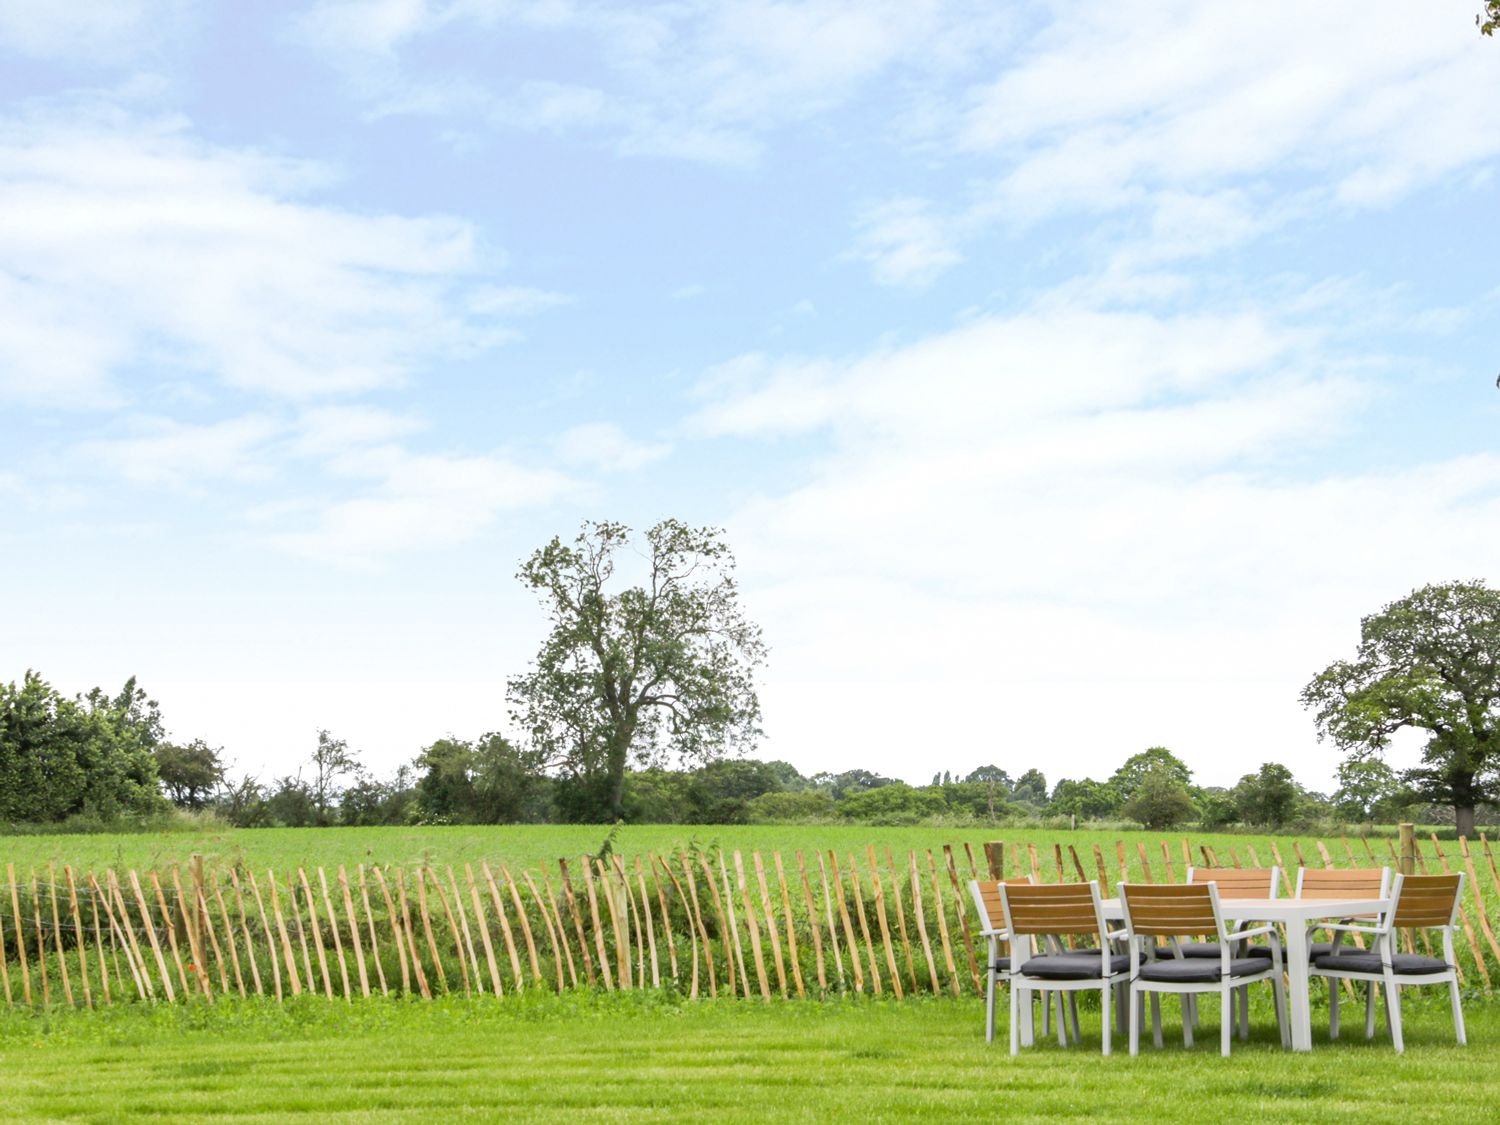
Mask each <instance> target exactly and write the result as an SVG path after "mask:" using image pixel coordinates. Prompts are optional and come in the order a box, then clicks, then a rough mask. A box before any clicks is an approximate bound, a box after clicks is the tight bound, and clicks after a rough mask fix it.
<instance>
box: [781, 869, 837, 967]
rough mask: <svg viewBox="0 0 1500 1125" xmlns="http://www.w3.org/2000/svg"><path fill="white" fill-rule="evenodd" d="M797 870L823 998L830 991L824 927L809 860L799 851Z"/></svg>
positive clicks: (814, 962)
mask: <svg viewBox="0 0 1500 1125" xmlns="http://www.w3.org/2000/svg"><path fill="white" fill-rule="evenodd" d="M777 864H778V865H777V871H778V872H779V871H780V870H781V867H780V853H777ZM797 870H798V872H799V873H800V874H801V876H802V901H803V903H804V904H805V905H806V906H807V928H808V929H809V930H810V931H811V932H812V943H813V964H814V966H815V967H816V970H817V974H818V995H819V996H822V995H824V994H825V993H827V991H828V973H827V971H826V970H825V968H824V965H823V935H822V933H820V930H821V929H822V927H820V926H819V925H818V911H817V908H816V907H814V906H813V894H812V883H811V881H809V879H808V877H807V860H806V859H804V858H803V856H802V851H801V849H800V848H799V849H798V851H797Z"/></svg>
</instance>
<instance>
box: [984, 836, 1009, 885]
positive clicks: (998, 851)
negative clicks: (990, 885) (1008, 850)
mask: <svg viewBox="0 0 1500 1125" xmlns="http://www.w3.org/2000/svg"><path fill="white" fill-rule="evenodd" d="M984 863H985V866H986V867H987V868H988V869H989V873H990V878H991V879H1004V878H1005V844H1004V843H1002V842H1001V841H999V840H990V841H988V842H986V843H985V845H984Z"/></svg>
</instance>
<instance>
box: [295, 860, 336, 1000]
mask: <svg viewBox="0 0 1500 1125" xmlns="http://www.w3.org/2000/svg"><path fill="white" fill-rule="evenodd" d="M318 870H319V871H321V870H322V868H319V869H318ZM297 879H298V881H299V882H300V883H301V884H302V898H303V901H304V902H305V903H306V905H307V920H308V925H309V926H311V927H312V935H313V945H314V946H316V947H317V950H318V972H319V973H320V974H322V977H323V992H324V994H325V995H326V996H327V997H328V999H330V1000H332V999H333V974H332V973H330V972H329V971H328V949H327V947H326V946H325V945H324V944H323V924H322V921H321V920H320V919H319V918H318V904H317V902H316V901H314V899H313V892H312V884H311V883H310V882H309V881H308V878H307V871H306V870H305V869H303V868H301V867H299V868H297ZM291 895H292V903H293V905H295V904H296V901H297V895H296V891H295V889H294V888H293V889H291ZM328 913H329V915H330V917H329V921H330V922H336V921H337V919H335V918H333V917H332V914H333V909H332V904H331V903H330V904H329V911H328ZM296 919H297V940H298V941H299V942H300V943H301V945H302V967H303V969H305V970H306V971H307V988H308V991H309V992H311V991H312V990H313V973H312V961H311V959H310V958H309V957H308V955H307V931H306V929H304V928H303V926H302V916H301V915H300V914H298V915H296ZM333 932H334V934H335V936H337V934H338V926H337V925H335V926H334V928H333ZM339 966H340V968H342V967H343V958H342V957H341V958H339ZM348 985H349V978H348V975H347V974H345V977H344V999H345V1000H348V999H349V987H348Z"/></svg>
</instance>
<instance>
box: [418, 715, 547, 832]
mask: <svg viewBox="0 0 1500 1125" xmlns="http://www.w3.org/2000/svg"><path fill="white" fill-rule="evenodd" d="M414 765H415V766H416V768H417V770H418V771H420V772H421V777H420V778H419V780H418V781H417V784H416V807H417V809H418V810H420V814H421V817H422V818H423V819H427V820H434V821H437V822H438V823H456V824H517V823H523V822H531V821H538V820H546V819H547V818H548V815H549V814H550V811H551V810H550V808H549V807H548V805H549V801H548V798H549V797H550V787H551V783H550V781H549V780H548V779H547V778H546V777H544V776H543V775H542V772H541V766H542V762H541V755H540V754H539V753H537V752H536V751H532V750H520V749H518V748H517V747H515V746H514V745H512V743H511V742H510V741H509V740H508V739H506V738H505V737H504V736H502V735H499V734H495V733H490V734H487V735H485V736H484V737H483V738H481V739H479V740H478V741H477V742H466V741H463V740H460V739H454V738H440V739H438V740H437V741H436V742H434V743H433V744H432V745H431V746H428V747H427V748H426V749H425V750H423V751H422V752H421V753H420V754H419V755H417V760H416V762H415V763H414Z"/></svg>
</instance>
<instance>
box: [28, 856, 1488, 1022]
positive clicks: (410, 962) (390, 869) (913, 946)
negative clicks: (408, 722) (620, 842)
mask: <svg viewBox="0 0 1500 1125" xmlns="http://www.w3.org/2000/svg"><path fill="white" fill-rule="evenodd" d="M1266 852H1268V853H1269V854H1263V853H1266ZM1387 853H1388V854H1387ZM1193 864H1198V865H1207V866H1229V867H1239V866H1247V867H1260V866H1269V865H1271V864H1276V865H1277V866H1279V867H1281V868H1282V877H1283V879H1284V885H1283V893H1285V894H1290V893H1291V891H1292V888H1293V887H1294V886H1295V882H1296V872H1295V870H1293V869H1294V868H1295V867H1296V866H1298V865H1311V866H1316V867H1373V866H1385V865H1389V866H1391V867H1400V866H1401V864H1402V856H1401V855H1400V854H1398V851H1397V848H1396V845H1395V843H1394V842H1392V841H1388V840H1385V841H1377V842H1376V843H1375V844H1372V843H1371V842H1370V841H1368V840H1363V839H1361V840H1358V841H1356V842H1355V843H1351V842H1350V841H1349V840H1347V839H1344V838H1339V839H1337V840H1335V841H1327V840H1313V841H1309V842H1307V843H1306V845H1305V846H1304V843H1303V842H1302V841H1298V840H1285V841H1279V842H1278V841H1270V842H1265V841H1262V842H1261V845H1260V850H1259V851H1258V850H1257V848H1256V846H1255V845H1254V844H1251V843H1245V844H1243V845H1229V846H1220V847H1219V848H1218V850H1217V851H1216V850H1215V847H1214V846H1210V845H1207V844H1203V845H1200V846H1198V847H1197V848H1195V847H1194V846H1193V845H1192V844H1191V842H1190V841H1189V840H1188V839H1187V838H1186V837H1182V838H1178V839H1172V840H1167V839H1161V840H1153V841H1150V842H1147V841H1146V840H1142V839H1134V840H1132V841H1131V842H1130V844H1128V845H1127V843H1126V842H1124V841H1117V842H1115V844H1114V846H1113V847H1112V848H1111V847H1109V846H1108V845H1101V844H1092V845H1084V846H1083V847H1082V848H1081V849H1080V847H1079V846H1077V845H1075V844H1073V843H1069V842H1058V843H1054V844H1052V845H1050V846H1046V847H1038V846H1037V845H1036V844H1030V843H1028V844H1011V845H1007V844H1006V843H1004V842H995V843H989V844H985V845H983V847H982V848H981V849H980V854H978V855H976V852H975V849H974V847H973V846H972V845H970V844H959V845H944V846H942V847H939V848H932V849H922V850H920V851H915V850H913V851H907V852H906V853H905V854H892V852H891V850H890V849H888V848H885V849H881V850H880V851H879V852H877V850H876V848H874V847H873V846H872V847H867V848H865V849H864V851H863V853H860V854H844V855H839V854H836V853H834V852H831V851H829V852H806V853H804V852H801V851H797V852H792V853H787V854H783V853H782V852H779V851H771V852H768V853H761V852H758V851H751V852H748V853H742V852H740V851H724V850H718V849H713V850H708V851H703V850H690V851H688V850H684V851H677V852H673V853H671V854H664V855H657V854H646V855H635V856H630V857H625V856H621V855H619V854H614V855H608V856H604V857H596V856H581V857H579V858H577V859H560V860H558V861H557V862H556V864H555V865H543V866H542V867H540V868H534V869H523V870H515V871H513V870H512V869H511V868H510V867H509V866H507V864H505V863H503V862H495V861H489V860H486V861H481V862H478V863H473V862H466V863H463V864H461V865H448V864H442V865H436V864H432V863H422V864H418V865H411V866H405V867H401V866H374V865H371V866H367V865H364V864H359V865H356V866H353V867H342V866H341V867H338V868H337V869H325V868H323V867H314V868H310V869H304V868H297V869H295V870H281V871H277V870H272V869H266V870H252V869H250V868H248V867H245V866H243V865H240V864H236V865H233V866H228V865H212V864H206V863H205V862H204V861H203V860H201V859H194V860H193V861H192V862H191V863H190V864H188V865H186V866H173V867H168V868H165V869H157V870H131V869H121V868H108V869H104V870H98V871H75V870H74V869H73V868H72V867H70V866H61V867H56V866H49V867H47V868H45V869H35V870H33V869H28V870H25V871H17V869H16V868H15V866H14V865H8V866H7V867H6V869H5V874H6V886H5V887H4V891H3V894H0V986H3V990H4V993H5V1000H6V1003H7V1004H9V1005H18V1004H19V1005H35V1006H45V1005H55V1004H65V1005H88V1006H93V1005H99V1004H115V1003H120V1002H141V1001H183V1000H186V999H189V998H192V999H195V1000H196V1001H198V1002H209V1003H213V1002H217V1001H218V1000H220V999H221V998H229V997H241V996H248V995H250V994H255V995H260V996H271V997H275V998H276V999H285V998H287V997H292V996H299V995H302V994H310V995H315V996H322V997H325V998H327V999H329V1000H334V999H341V1000H352V999H353V998H354V997H356V996H359V997H364V996H373V995H377V994H378V995H392V994H396V995H406V996H412V997H420V998H426V999H430V998H432V997H433V996H438V995H443V994H454V993H462V994H465V995H492V996H496V997H501V996H506V995H508V994H517V993H522V992H525V991H527V990H532V989H542V990H552V991H564V990H567V989H574V988H600V989H606V990H617V989H638V988H661V987H668V988H674V989H677V990H679V991H681V992H682V993H683V994H685V995H687V996H690V997H695V998H696V997H721V996H723V997H732V996H737V997H742V998H746V999H758V1000H769V999H770V998H771V997H773V996H784V997H786V996H822V995H826V994H829V993H839V992H862V993H867V994H872V995H889V996H892V997H897V998H899V997H904V996H906V995H909V994H912V993H946V994H952V995H955V996H957V995H965V994H978V993H979V992H980V991H981V988H982V984H983V981H982V977H981V970H982V964H983V960H982V959H983V952H984V947H983V943H982V942H978V941H976V940H975V936H974V935H975V931H976V929H977V928H978V927H977V925H976V921H975V916H974V907H973V905H972V902H971V901H970V898H969V895H968V889H967V885H966V884H967V881H968V880H969V879H970V878H975V877H981V876H986V875H987V876H991V877H997V876H1002V875H1003V876H1007V877H1014V876H1021V875H1031V876H1034V877H1036V878H1037V879H1040V880H1042V881H1045V882H1066V881H1071V880H1077V879H1091V878H1096V879H1098V880H1099V882H1100V884H1101V886H1102V888H1103V889H1104V890H1105V891H1106V893H1108V892H1111V891H1112V890H1113V888H1114V887H1115V885H1117V884H1118V883H1119V882H1121V881H1141V882H1175V881H1180V880H1181V879H1182V878H1183V877H1184V875H1185V873H1186V868H1187V867H1188V866H1189V865H1193ZM1407 865H1408V866H1409V867H1410V869H1412V870H1415V871H1417V872H1419V873H1423V872H1440V871H1463V872H1464V873H1465V874H1466V875H1467V877H1468V878H1467V884H1466V890H1465V894H1464V902H1463V906H1462V922H1463V926H1462V929H1463V932H1464V935H1465V937H1466V939H1467V940H1466V942H1465V943H1464V944H1465V948H1464V950H1463V952H1462V954H1461V955H1460V961H1461V964H1460V970H1461V971H1462V973H1463V974H1464V977H1465V982H1466V985H1467V986H1468V987H1471V988H1478V989H1482V990H1485V991H1488V990H1489V989H1490V987H1491V982H1492V979H1493V977H1492V974H1493V973H1495V972H1500V941H1497V939H1496V934H1495V929H1494V926H1493V925H1492V923H1491V916H1492V912H1493V911H1494V910H1496V909H1497V904H1500V871H1497V868H1496V864H1495V859H1494V856H1493V854H1492V852H1491V848H1490V842H1489V840H1488V839H1487V838H1485V837H1484V836H1481V837H1480V841H1479V843H1478V844H1475V845H1472V846H1471V845H1470V844H1469V842H1468V841H1466V840H1462V839H1461V840H1459V841H1458V842H1457V843H1450V844H1448V845H1446V847H1445V846H1444V845H1442V844H1440V843H1439V841H1438V840H1437V839H1436V838H1435V837H1433V838H1431V839H1430V840H1428V841H1424V842H1422V843H1420V844H1419V845H1418V844H1412V845H1411V846H1410V849H1409V854H1408V856H1407ZM1405 940H1406V944H1407V948H1409V949H1410V948H1413V945H1412V938H1411V935H1410V934H1408V935H1406V939H1405ZM1417 940H1418V941H1419V942H1423V943H1425V942H1426V938H1425V936H1419V937H1418V939H1417Z"/></svg>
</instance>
